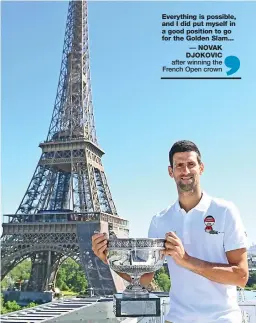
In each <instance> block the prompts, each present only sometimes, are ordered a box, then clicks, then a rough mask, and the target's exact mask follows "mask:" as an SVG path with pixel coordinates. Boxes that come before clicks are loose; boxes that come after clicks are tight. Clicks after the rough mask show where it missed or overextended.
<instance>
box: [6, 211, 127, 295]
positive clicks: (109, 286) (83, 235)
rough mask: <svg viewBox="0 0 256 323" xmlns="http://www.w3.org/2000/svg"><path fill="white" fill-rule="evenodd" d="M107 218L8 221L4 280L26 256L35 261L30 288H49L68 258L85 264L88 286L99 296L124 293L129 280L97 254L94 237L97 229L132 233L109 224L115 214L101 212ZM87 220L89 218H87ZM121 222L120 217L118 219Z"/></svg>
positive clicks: (121, 235)
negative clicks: (37, 221)
mask: <svg viewBox="0 0 256 323" xmlns="http://www.w3.org/2000/svg"><path fill="white" fill-rule="evenodd" d="M97 215H98V216H99V217H102V218H104V219H105V220H107V221H102V220H100V221H90V220H89V219H88V218H89V217H87V219H88V221H87V222H82V221H81V222H77V223H76V222H66V223H40V224H39V223H32V224H29V223H27V222H24V223H4V224H3V236H2V245H1V250H2V255H1V256H2V261H1V279H3V278H4V277H5V276H6V275H7V274H8V272H10V271H11V270H12V269H13V268H14V267H15V266H16V265H18V264H19V263H20V262H21V261H23V260H24V259H26V258H30V259H31V262H32V267H31V274H30V279H29V282H28V285H27V291H38V292H42V291H47V290H49V286H50V285H51V284H54V282H55V279H56V275H57V271H58V268H59V267H60V265H61V263H62V262H63V261H64V260H65V259H66V258H68V257H70V258H72V259H74V260H75V261H77V262H78V263H80V264H82V266H83V268H84V270H85V275H86V278H87V280H88V285H89V286H90V287H93V289H94V294H95V295H98V296H107V295H112V294H113V293H115V292H122V291H123V290H124V288H125V283H124V281H123V279H122V278H120V277H119V276H118V275H117V274H116V273H115V272H113V271H112V270H111V269H110V268H109V266H108V265H106V264H104V263H103V262H102V261H101V260H100V259H98V258H97V257H95V255H94V253H93V251H92V245H91V237H92V235H93V234H94V232H95V231H101V232H106V233H107V234H108V233H109V228H111V231H113V232H114V233H115V234H116V235H117V236H118V237H126V236H128V234H127V230H126V229H124V228H122V227H118V226H115V227H113V224H112V223H109V222H108V220H109V218H112V221H113V218H114V217H113V216H111V215H106V214H100V215H99V214H97ZM84 218H85V219H86V217H84ZM114 220H116V221H119V222H120V221H121V219H120V218H116V219H114Z"/></svg>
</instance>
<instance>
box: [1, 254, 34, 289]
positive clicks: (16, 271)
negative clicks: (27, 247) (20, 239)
mask: <svg viewBox="0 0 256 323" xmlns="http://www.w3.org/2000/svg"><path fill="white" fill-rule="evenodd" d="M30 271H31V260H30V259H25V260H24V261H22V262H21V263H19V264H18V265H17V266H16V267H15V268H13V269H12V270H11V271H10V272H9V273H8V274H7V275H6V277H5V278H4V279H3V281H2V282H1V290H4V289H7V288H8V287H9V286H10V285H12V286H13V285H15V283H16V282H17V281H18V280H20V279H21V280H22V281H24V280H28V279H29V277H30Z"/></svg>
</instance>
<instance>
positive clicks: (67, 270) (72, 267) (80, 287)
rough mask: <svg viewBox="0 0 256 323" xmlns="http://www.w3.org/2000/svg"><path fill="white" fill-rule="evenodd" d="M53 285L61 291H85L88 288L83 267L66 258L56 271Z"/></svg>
mask: <svg viewBox="0 0 256 323" xmlns="http://www.w3.org/2000/svg"><path fill="white" fill-rule="evenodd" d="M55 285H56V287H58V288H60V290H63V291H64V290H69V291H73V292H82V291H85V290H86V289H87V287H88V282H87V280H86V278H85V274H84V269H83V267H82V266H81V265H79V264H78V263H76V262H75V261H74V260H73V259H71V258H68V259H67V260H66V261H65V262H63V264H62V265H61V267H60V268H59V270H58V273H57V278H56V284H55Z"/></svg>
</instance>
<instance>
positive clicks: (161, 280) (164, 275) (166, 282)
mask: <svg viewBox="0 0 256 323" xmlns="http://www.w3.org/2000/svg"><path fill="white" fill-rule="evenodd" d="M154 282H155V283H156V284H157V286H158V288H159V290H160V291H163V292H169V290H170V287H171V280H170V277H169V273H168V269H167V268H166V267H165V266H163V267H162V268H160V269H159V270H157V271H156V272H155V275H154Z"/></svg>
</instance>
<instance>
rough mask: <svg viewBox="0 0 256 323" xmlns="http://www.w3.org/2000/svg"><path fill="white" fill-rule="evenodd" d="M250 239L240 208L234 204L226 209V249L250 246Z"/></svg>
mask: <svg viewBox="0 0 256 323" xmlns="http://www.w3.org/2000/svg"><path fill="white" fill-rule="evenodd" d="M248 247H249V245H248V239H247V234H246V231H245V227H244V224H243V222H242V219H241V216H240V212H239V210H238V208H237V207H236V206H235V205H234V204H233V203H230V205H229V206H228V207H227V209H226V218H225V229H224V249H225V251H231V250H235V249H240V248H248Z"/></svg>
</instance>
